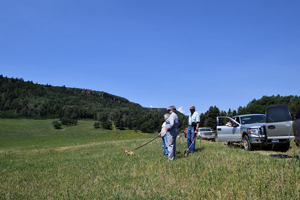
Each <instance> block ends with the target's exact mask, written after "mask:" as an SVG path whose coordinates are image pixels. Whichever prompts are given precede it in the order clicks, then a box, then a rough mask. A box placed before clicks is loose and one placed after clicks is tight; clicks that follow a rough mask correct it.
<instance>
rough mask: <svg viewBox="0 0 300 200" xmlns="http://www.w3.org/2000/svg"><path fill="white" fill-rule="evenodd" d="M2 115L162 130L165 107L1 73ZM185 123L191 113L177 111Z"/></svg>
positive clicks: (0, 103) (0, 111)
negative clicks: (73, 120) (186, 114)
mask: <svg viewBox="0 0 300 200" xmlns="http://www.w3.org/2000/svg"><path fill="white" fill-rule="evenodd" d="M0 95H1V97H0V99H1V100H0V117H1V118H18V117H25V118H63V117H67V118H72V119H94V120H99V121H114V122H115V125H116V127H118V128H120V129H122V128H125V127H126V128H130V129H136V130H142V131H145V132H153V131H159V130H160V128H161V124H162V123H163V114H164V113H166V110H165V109H160V108H144V107H142V106H141V105H139V104H137V103H133V102H130V101H129V100H127V99H125V98H123V97H118V96H115V95H111V94H109V93H106V92H98V91H92V90H87V89H78V88H67V87H65V86H62V87H57V86H51V85H48V84H47V85H40V84H35V83H33V82H32V81H27V82H25V81H24V80H23V79H18V78H7V77H3V76H2V75H0ZM177 114H178V116H179V119H180V121H181V123H182V124H183V126H186V125H187V119H186V118H187V117H186V116H184V115H183V114H181V113H177Z"/></svg>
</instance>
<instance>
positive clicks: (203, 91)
mask: <svg viewBox="0 0 300 200" xmlns="http://www.w3.org/2000/svg"><path fill="white" fill-rule="evenodd" d="M299 10H300V1H299V0H212V1H204V0H197V1H195V0H189V1H183V0H180V1H178V0H172V1H171V0H51V1H50V0H43V1H40V0H26V1H24V0H10V1H8V0H7V1H0V74H2V75H3V76H7V77H14V78H23V79H24V80H25V81H27V80H30V81H33V82H34V83H39V84H51V85H53V86H63V85H65V86H66V87H75V88H85V89H91V90H96V91H104V92H108V93H110V94H113V95H117V96H121V97H124V98H126V99H128V100H129V101H132V102H135V103H139V104H140V105H142V106H144V107H156V108H164V107H168V106H170V105H175V106H176V107H177V108H180V110H182V112H184V114H188V113H189V107H190V106H191V105H195V106H196V110H197V111H198V112H199V113H201V112H206V111H207V110H208V109H209V107H210V106H217V107H218V108H219V109H220V110H225V111H228V109H229V108H231V109H232V110H233V109H237V108H238V107H239V106H246V105H247V104H248V103H249V102H250V101H251V100H253V99H254V98H255V99H260V98H261V97H262V96H264V95H267V96H271V95H278V94H279V95H282V96H286V95H300V94H299V85H300V81H299V78H298V76H299V75H300V12H299Z"/></svg>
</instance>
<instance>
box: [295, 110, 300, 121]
mask: <svg viewBox="0 0 300 200" xmlns="http://www.w3.org/2000/svg"><path fill="white" fill-rule="evenodd" d="M296 119H300V107H299V108H298V111H297V113H296Z"/></svg>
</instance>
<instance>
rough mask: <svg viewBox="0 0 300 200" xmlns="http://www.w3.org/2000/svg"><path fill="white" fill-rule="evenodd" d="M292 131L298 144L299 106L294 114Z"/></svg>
mask: <svg viewBox="0 0 300 200" xmlns="http://www.w3.org/2000/svg"><path fill="white" fill-rule="evenodd" d="M294 133H295V141H296V144H297V146H299V142H300V107H299V108H298V111H297V113H296V115H295V120H294Z"/></svg>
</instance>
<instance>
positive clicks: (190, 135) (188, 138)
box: [186, 126, 197, 153]
mask: <svg viewBox="0 0 300 200" xmlns="http://www.w3.org/2000/svg"><path fill="white" fill-rule="evenodd" d="M196 136H197V134H195V127H193V126H189V128H188V130H187V133H186V141H187V145H188V148H189V147H190V146H191V147H190V149H189V152H190V153H194V151H195V144H196V140H195V141H194V143H193V144H192V142H193V140H194V138H195V137H196ZM191 144H192V145H191Z"/></svg>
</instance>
